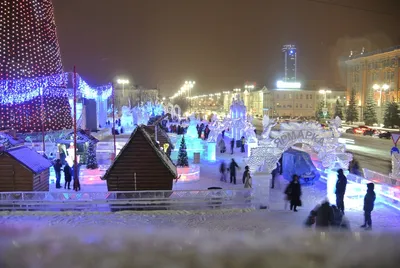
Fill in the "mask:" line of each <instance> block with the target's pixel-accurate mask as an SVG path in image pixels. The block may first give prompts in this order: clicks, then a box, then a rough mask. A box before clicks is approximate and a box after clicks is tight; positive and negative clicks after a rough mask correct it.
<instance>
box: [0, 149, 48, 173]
mask: <svg viewBox="0 0 400 268" xmlns="http://www.w3.org/2000/svg"><path fill="white" fill-rule="evenodd" d="M4 153H6V154H8V155H10V156H11V157H13V158H14V159H15V160H17V161H18V162H20V163H21V164H22V165H24V166H25V167H26V168H28V169H29V170H31V171H32V172H33V173H35V174H38V173H40V172H42V171H44V170H46V169H48V168H50V167H51V166H52V165H53V164H52V163H51V162H50V161H49V160H48V159H46V158H45V157H43V156H42V155H41V154H39V153H38V152H36V151H34V150H32V149H30V148H28V147H25V146H21V147H16V148H11V149H9V150H7V151H5V152H4Z"/></svg>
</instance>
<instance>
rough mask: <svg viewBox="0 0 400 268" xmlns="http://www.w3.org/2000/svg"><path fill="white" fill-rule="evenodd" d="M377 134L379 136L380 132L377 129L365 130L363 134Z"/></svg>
mask: <svg viewBox="0 0 400 268" xmlns="http://www.w3.org/2000/svg"><path fill="white" fill-rule="evenodd" d="M376 134H379V131H378V130H376V129H372V128H369V129H366V130H364V133H363V135H364V136H374V135H376Z"/></svg>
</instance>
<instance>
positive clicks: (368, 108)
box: [364, 92, 378, 126]
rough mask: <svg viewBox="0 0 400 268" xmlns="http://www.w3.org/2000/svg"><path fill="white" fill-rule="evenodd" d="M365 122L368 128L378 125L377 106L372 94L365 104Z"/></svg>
mask: <svg viewBox="0 0 400 268" xmlns="http://www.w3.org/2000/svg"><path fill="white" fill-rule="evenodd" d="M364 122H365V124H366V125H368V126H372V125H373V124H375V123H378V118H377V117H376V104H375V100H374V97H373V95H372V92H371V93H370V94H368V97H367V101H366V104H365V111H364Z"/></svg>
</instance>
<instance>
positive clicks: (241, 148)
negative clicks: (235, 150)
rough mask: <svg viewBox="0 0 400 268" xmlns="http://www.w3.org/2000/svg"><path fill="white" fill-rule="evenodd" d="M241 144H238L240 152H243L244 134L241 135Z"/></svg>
mask: <svg viewBox="0 0 400 268" xmlns="http://www.w3.org/2000/svg"><path fill="white" fill-rule="evenodd" d="M240 141H241V144H240V152H242V153H244V152H245V149H244V145H245V144H246V139H245V138H244V136H242V138H241V139H240Z"/></svg>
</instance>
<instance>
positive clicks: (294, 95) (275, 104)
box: [263, 82, 346, 118]
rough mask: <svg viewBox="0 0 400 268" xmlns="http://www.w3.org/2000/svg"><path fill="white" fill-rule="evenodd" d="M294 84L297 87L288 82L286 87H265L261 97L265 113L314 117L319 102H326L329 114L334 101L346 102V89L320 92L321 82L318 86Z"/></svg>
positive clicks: (291, 116)
mask: <svg viewBox="0 0 400 268" xmlns="http://www.w3.org/2000/svg"><path fill="white" fill-rule="evenodd" d="M307 84H308V85H315V82H310V83H305V85H307ZM284 85H285V84H284ZM296 85H297V86H299V87H298V88H293V87H295V86H293V85H292V84H288V85H287V86H288V88H285V87H278V86H277V88H274V89H265V90H264V97H263V100H264V101H263V108H264V111H265V114H268V115H269V116H271V117H284V118H298V117H306V118H312V117H315V114H316V111H317V110H318V107H319V105H321V103H322V104H323V105H324V106H325V104H326V108H327V111H328V113H329V114H334V111H335V108H336V101H337V100H339V102H340V103H341V104H342V105H344V104H345V102H346V91H343V90H342V91H338V90H328V89H327V90H322V91H321V92H320V90H321V89H323V88H324V87H322V83H321V85H320V86H321V87H320V88H313V87H310V88H308V87H302V86H301V84H299V83H297V84H296ZM316 89H318V90H316ZM325 98H326V99H325ZM325 101H326V103H325Z"/></svg>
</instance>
